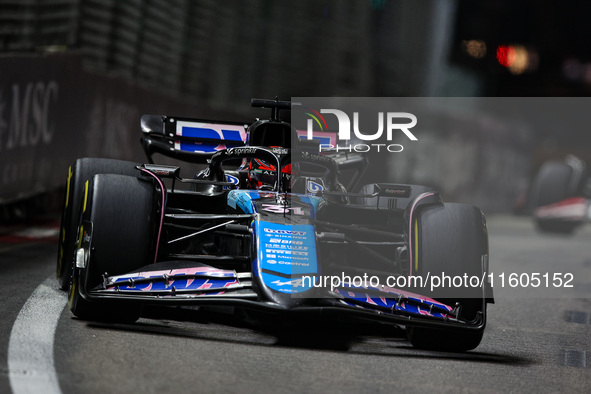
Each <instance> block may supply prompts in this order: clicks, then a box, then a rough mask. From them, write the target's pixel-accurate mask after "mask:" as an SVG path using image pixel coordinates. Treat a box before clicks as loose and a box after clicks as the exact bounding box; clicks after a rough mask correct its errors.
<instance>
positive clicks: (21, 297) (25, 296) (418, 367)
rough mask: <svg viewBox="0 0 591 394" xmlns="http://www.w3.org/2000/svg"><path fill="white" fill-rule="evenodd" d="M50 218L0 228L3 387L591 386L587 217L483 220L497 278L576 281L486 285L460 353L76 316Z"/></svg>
mask: <svg viewBox="0 0 591 394" xmlns="http://www.w3.org/2000/svg"><path fill="white" fill-rule="evenodd" d="M52 226H53V227H54V226H55V223H43V224H41V228H40V227H39V224H36V225H35V226H34V227H29V228H24V229H23V228H15V229H12V230H13V231H12V233H10V234H8V235H7V234H6V228H5V229H3V231H4V235H2V234H0V284H1V286H0V297H1V299H2V302H1V303H0V316H1V320H0V356H1V364H0V392H1V393H9V392H11V391H12V392H15V393H23V392H33V393H39V392H43V393H60V392H62V393H99V392H112V393H122V392H144V393H155V392H191V393H194V392H206V393H210V392H245V393H249V392H256V393H291V392H351V393H357V392H372V393H373V392H453V393H457V392H470V393H472V392H580V393H588V392H591V356H590V355H591V317H590V316H591V225H589V226H588V227H585V228H582V229H581V230H579V231H578V232H577V233H576V234H575V235H574V236H572V237H565V236H552V235H544V234H539V233H537V232H536V231H535V230H534V228H533V225H532V223H531V222H530V220H529V219H527V218H523V217H511V216H492V217H489V234H490V264H491V271H494V273H495V275H498V274H500V273H510V272H528V273H532V272H540V273H543V272H547V271H550V272H559V273H561V272H565V273H566V272H571V273H573V277H574V279H573V284H574V285H575V287H574V288H570V289H566V290H565V291H564V292H563V293H561V294H560V295H555V294H553V293H552V294H551V297H549V298H548V297H547V295H548V294H547V293H546V292H544V291H542V290H540V289H539V288H538V289H528V290H527V291H522V292H520V294H519V297H515V296H511V294H510V293H505V292H503V291H498V289H497V288H495V292H496V294H495V295H496V297H497V303H496V304H494V305H492V306H489V315H488V326H487V329H486V332H485V335H484V339H483V341H482V343H481V345H480V346H479V347H478V348H477V349H476V350H474V351H471V352H468V353H463V354H462V353H443V352H432V351H422V350H416V349H413V348H412V347H411V346H410V344H409V343H408V342H407V341H406V340H405V338H404V336H403V334H402V333H401V332H398V331H391V330H390V331H387V332H384V331H376V332H371V333H368V334H366V335H363V336H354V337H341V336H338V335H333V334H331V332H335V331H336V330H339V329H340V327H338V326H335V327H328V330H327V331H328V332H329V333H328V334H327V333H324V334H323V333H320V332H319V331H318V330H317V329H316V328H313V329H310V330H308V332H307V333H305V334H304V335H302V332H292V333H286V334H285V335H277V334H274V333H267V332H263V331H260V330H259V329H256V328H253V327H252V326H250V325H248V324H247V323H244V322H243V321H242V320H239V319H235V318H233V317H232V316H231V315H229V314H224V313H219V312H216V311H200V312H191V313H186V314H177V313H168V312H166V313H165V312H159V311H148V315H147V316H146V317H142V318H141V319H140V320H139V321H138V322H137V323H136V324H133V325H116V324H98V323H88V322H84V321H81V320H78V319H76V318H73V317H72V316H71V314H70V312H69V310H68V309H67V308H66V295H65V293H63V292H60V291H59V290H58V289H57V283H56V281H55V279H54V270H55V255H56V242H55V229H53V230H51V228H52ZM52 231H53V233H52ZM14 233H16V235H14ZM158 313H159V315H157V314H158ZM155 317H159V318H158V319H156V318H155ZM301 331H306V330H305V329H302V328H301Z"/></svg>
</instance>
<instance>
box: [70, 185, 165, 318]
mask: <svg viewBox="0 0 591 394" xmlns="http://www.w3.org/2000/svg"><path fill="white" fill-rule="evenodd" d="M154 200H155V199H154V188H153V186H152V184H151V183H150V182H148V181H145V180H142V179H139V178H135V177H130V176H123V175H113V174H99V175H96V176H95V177H94V179H93V186H92V190H91V192H90V198H89V201H88V207H87V210H86V211H85V212H83V217H84V219H85V222H90V223H92V233H91V244H92V249H91V251H90V253H89V258H88V261H87V263H86V264H87V265H86V270H79V269H76V272H75V275H74V279H73V281H72V285H71V286H70V294H69V306H70V310H71V311H72V313H73V314H74V315H75V316H77V317H79V318H81V319H84V320H96V321H117V322H126V323H129V322H134V321H136V320H137V319H138V318H139V316H140V313H141V308H139V307H138V306H136V305H133V304H127V303H124V302H120V301H116V302H115V301H114V302H112V303H102V302H92V301H89V300H87V299H85V298H84V297H83V296H82V294H81V292H80V285H81V284H82V281H86V284H85V286H84V287H85V289H86V290H91V289H92V288H94V287H96V286H97V285H99V284H100V283H101V281H102V274H104V273H107V274H108V275H109V276H114V275H121V274H126V273H130V272H133V271H134V270H136V269H138V268H141V267H143V266H145V265H148V264H149V263H151V262H153V259H154V251H153V247H152V241H153V239H154V238H155V232H154V228H155V227H154V226H153V223H154V220H155V219H154V202H155V201H154ZM81 231H84V230H81ZM85 271H88V272H85ZM82 274H85V275H82Z"/></svg>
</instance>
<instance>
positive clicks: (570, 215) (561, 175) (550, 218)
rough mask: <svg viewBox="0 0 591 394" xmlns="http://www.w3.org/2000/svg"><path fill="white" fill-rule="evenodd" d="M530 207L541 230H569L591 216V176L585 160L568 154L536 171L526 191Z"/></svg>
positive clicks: (550, 231)
mask: <svg viewBox="0 0 591 394" xmlns="http://www.w3.org/2000/svg"><path fill="white" fill-rule="evenodd" d="M529 204H530V210H531V212H532V214H533V217H534V221H535V223H536V226H537V228H538V229H539V230H540V231H542V232H548V233H562V234H571V233H572V232H574V230H575V229H577V228H578V227H579V226H581V225H582V224H584V223H586V222H588V221H589V220H590V219H591V178H589V177H588V175H587V174H586V165H585V163H584V162H583V161H582V160H581V159H579V158H578V157H576V156H573V155H569V156H567V157H566V158H565V160H564V161H548V162H546V163H544V164H543V165H542V166H541V167H540V170H539V171H538V173H537V174H536V176H535V178H534V180H533V182H532V184H531V187H530V191H529Z"/></svg>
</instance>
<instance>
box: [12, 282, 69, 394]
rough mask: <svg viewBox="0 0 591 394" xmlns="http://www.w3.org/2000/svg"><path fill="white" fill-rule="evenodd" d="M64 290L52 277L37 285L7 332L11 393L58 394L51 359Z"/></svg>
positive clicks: (64, 301) (64, 295)
mask: <svg viewBox="0 0 591 394" xmlns="http://www.w3.org/2000/svg"><path fill="white" fill-rule="evenodd" d="M66 304H67V296H66V293H64V292H62V291H60V290H59V289H58V287H57V282H56V281H55V278H54V277H53V276H50V277H49V278H47V279H46V280H45V281H44V282H43V283H41V284H40V285H39V287H37V288H36V289H35V291H34V292H33V294H32V295H31V297H29V299H28V300H27V302H25V305H24V306H23V308H22V309H21V311H20V313H19V314H18V317H17V318H16V321H15V322H14V325H13V326H12V331H11V333H10V342H9V344H8V371H9V378H10V387H11V388H12V392H13V393H14V394H21V393H45V394H55V393H61V390H60V386H59V382H58V380H57V374H56V372H55V365H54V361H53V340H54V337H55V329H56V327H57V323H58V320H59V318H60V315H61V313H62V311H63V310H64V307H65V306H66Z"/></svg>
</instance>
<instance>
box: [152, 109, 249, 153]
mask: <svg viewBox="0 0 591 394" xmlns="http://www.w3.org/2000/svg"><path fill="white" fill-rule="evenodd" d="M248 126H249V125H248V123H241V122H217V121H211V120H199V119H190V118H177V117H171V116H163V115H144V116H142V119H141V128H142V132H143V136H142V138H141V143H142V147H143V148H144V152H145V153H146V156H147V158H148V160H149V162H150V163H153V160H152V155H153V154H154V153H160V154H162V155H164V156H168V157H172V158H175V159H179V160H182V161H186V162H189V163H199V164H205V163H207V160H208V159H209V158H211V156H212V155H213V154H214V153H216V152H218V151H220V150H223V149H226V148H232V147H237V146H244V145H245V144H246V138H247V133H246V130H247V128H248Z"/></svg>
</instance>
